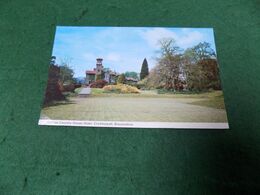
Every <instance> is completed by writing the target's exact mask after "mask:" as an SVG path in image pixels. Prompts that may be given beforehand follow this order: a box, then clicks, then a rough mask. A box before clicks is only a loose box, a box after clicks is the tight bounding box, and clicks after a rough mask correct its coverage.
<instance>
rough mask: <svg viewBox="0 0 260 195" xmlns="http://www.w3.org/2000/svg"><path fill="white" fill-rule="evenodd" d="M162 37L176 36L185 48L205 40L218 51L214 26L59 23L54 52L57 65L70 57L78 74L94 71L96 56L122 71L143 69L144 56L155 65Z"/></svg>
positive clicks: (77, 75)
mask: <svg viewBox="0 0 260 195" xmlns="http://www.w3.org/2000/svg"><path fill="white" fill-rule="evenodd" d="M162 38H174V39H175V41H176V44H177V45H178V46H179V47H181V48H182V49H187V48H189V47H192V46H194V45H196V44H198V43H199V42H204V41H206V42H208V43H210V45H211V47H212V49H214V50H215V51H216V48H215V42H214V34H213V29H212V28H161V27H160V28H155V27H62V26H58V27H57V28H56V34H55V40H54V46H53V52H52V55H54V56H56V57H57V61H56V62H57V63H58V64H59V63H60V62H61V59H69V61H70V66H71V67H72V68H73V70H74V72H75V76H76V77H82V76H85V71H86V70H92V69H93V68H94V67H95V65H96V58H103V59H104V60H103V65H104V67H107V68H110V69H111V70H115V71H116V72H119V73H122V72H126V71H135V72H140V70H141V65H142V62H143V59H144V58H146V59H147V61H148V65H149V69H151V68H152V67H154V66H155V64H156V60H155V57H156V56H157V55H158V53H157V52H156V51H158V50H159V48H160V46H159V45H158V41H159V40H160V39H162Z"/></svg>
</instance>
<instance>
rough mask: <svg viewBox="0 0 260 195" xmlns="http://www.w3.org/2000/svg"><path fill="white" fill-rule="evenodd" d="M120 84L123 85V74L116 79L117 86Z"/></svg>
mask: <svg viewBox="0 0 260 195" xmlns="http://www.w3.org/2000/svg"><path fill="white" fill-rule="evenodd" d="M120 83H122V84H123V83H125V74H121V75H119V77H118V79H117V84H120Z"/></svg>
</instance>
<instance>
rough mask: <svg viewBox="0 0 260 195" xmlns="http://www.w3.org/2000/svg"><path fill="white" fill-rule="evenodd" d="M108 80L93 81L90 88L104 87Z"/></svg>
mask: <svg viewBox="0 0 260 195" xmlns="http://www.w3.org/2000/svg"><path fill="white" fill-rule="evenodd" d="M106 84H107V82H106V81H105V80H98V81H96V82H94V83H91V84H90V85H89V86H90V88H103V87H104V86H105V85H106Z"/></svg>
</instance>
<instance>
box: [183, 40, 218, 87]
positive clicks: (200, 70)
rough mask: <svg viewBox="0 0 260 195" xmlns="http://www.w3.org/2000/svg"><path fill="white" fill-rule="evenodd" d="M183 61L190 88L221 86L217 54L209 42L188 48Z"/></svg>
mask: <svg viewBox="0 0 260 195" xmlns="http://www.w3.org/2000/svg"><path fill="white" fill-rule="evenodd" d="M183 61H184V69H185V77H186V82H187V87H188V89H190V90H197V91H202V90H207V89H210V88H213V89H220V88H221V87H220V78H219V70H218V65H217V61H216V54H215V52H214V50H213V49H212V48H211V47H210V44H209V43H207V42H203V43H199V44H198V45H196V46H194V47H192V48H188V49H187V50H186V51H185V52H184V55H183Z"/></svg>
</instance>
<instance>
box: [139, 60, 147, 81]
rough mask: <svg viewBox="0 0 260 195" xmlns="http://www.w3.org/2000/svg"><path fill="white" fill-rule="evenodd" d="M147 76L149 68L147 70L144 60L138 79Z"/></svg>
mask: <svg viewBox="0 0 260 195" xmlns="http://www.w3.org/2000/svg"><path fill="white" fill-rule="evenodd" d="M148 74H149V68H148V62H147V60H146V58H144V61H143V63H142V68H141V73H140V79H141V80H142V79H144V78H145V77H147V76H148Z"/></svg>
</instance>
